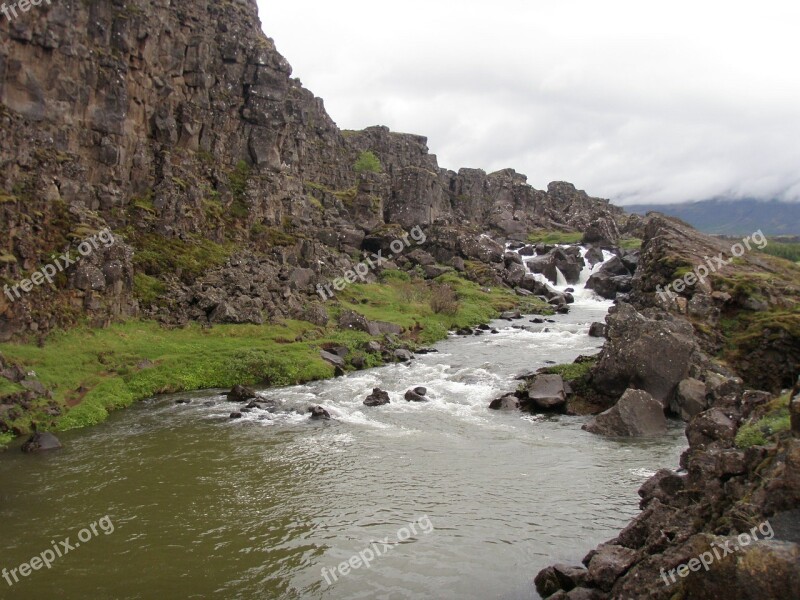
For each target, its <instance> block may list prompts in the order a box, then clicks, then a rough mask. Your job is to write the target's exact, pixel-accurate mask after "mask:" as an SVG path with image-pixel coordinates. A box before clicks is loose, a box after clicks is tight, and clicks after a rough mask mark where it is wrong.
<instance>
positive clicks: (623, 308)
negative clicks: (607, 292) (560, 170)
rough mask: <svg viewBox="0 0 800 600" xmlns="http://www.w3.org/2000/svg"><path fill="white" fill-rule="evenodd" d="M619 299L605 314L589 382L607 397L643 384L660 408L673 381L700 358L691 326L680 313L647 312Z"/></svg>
mask: <svg viewBox="0 0 800 600" xmlns="http://www.w3.org/2000/svg"><path fill="white" fill-rule="evenodd" d="M648 315H650V313H648V314H643V313H639V312H637V311H636V310H635V309H634V308H633V306H631V305H630V304H627V303H624V302H623V303H620V304H618V305H617V306H616V307H614V308H613V310H612V312H611V313H610V314H609V315H608V317H606V324H607V329H606V338H607V341H606V343H605V346H604V347H603V351H602V353H601V355H600V360H599V361H598V364H597V367H596V368H595V369H594V370H593V372H592V386H593V387H594V388H595V389H596V390H598V391H599V392H601V393H603V394H605V395H606V396H610V397H619V396H620V395H622V394H623V393H624V392H625V390H626V389H628V388H636V389H640V390H644V391H646V392H647V393H649V394H650V395H651V396H653V397H654V398H655V399H656V400H659V401H660V402H661V403H662V404H663V406H664V407H665V408H666V407H668V406H669V401H670V399H671V398H672V396H673V394H674V393H675V390H676V388H677V387H678V384H679V383H680V382H681V381H683V380H684V379H686V378H687V377H688V376H689V371H690V370H691V369H692V368H694V367H695V366H700V365H701V364H702V363H703V360H704V359H703V354H702V352H701V350H700V348H699V346H698V345H697V342H696V340H695V337H694V328H693V327H692V325H691V324H690V323H689V322H688V321H686V320H685V319H683V318H682V317H675V316H672V315H664V314H655V315H652V316H648Z"/></svg>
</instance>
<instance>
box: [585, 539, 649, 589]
mask: <svg viewBox="0 0 800 600" xmlns="http://www.w3.org/2000/svg"><path fill="white" fill-rule="evenodd" d="M637 558H638V553H637V552H636V551H635V550H631V549H630V548H625V547H623V546H617V545H614V544H601V545H600V546H599V547H598V548H597V550H596V552H595V553H594V555H593V556H592V558H591V560H590V561H589V565H588V567H589V581H591V582H592V583H594V584H595V585H596V586H597V587H599V588H600V589H602V590H605V591H610V590H611V587H612V586H613V585H614V582H615V581H616V580H617V578H618V577H619V576H620V575H622V574H624V573H625V572H626V571H627V570H628V569H629V568H630V567H631V565H633V563H634V562H635V561H636V559H637Z"/></svg>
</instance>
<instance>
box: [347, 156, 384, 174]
mask: <svg viewBox="0 0 800 600" xmlns="http://www.w3.org/2000/svg"><path fill="white" fill-rule="evenodd" d="M354 168H355V170H356V173H380V172H381V171H383V167H382V166H381V161H380V159H378V157H377V156H375V153H374V152H371V151H370V150H367V151H366V152H362V153H361V154H360V155H359V157H358V160H356V164H355V165H354Z"/></svg>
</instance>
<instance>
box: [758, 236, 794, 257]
mask: <svg viewBox="0 0 800 600" xmlns="http://www.w3.org/2000/svg"><path fill="white" fill-rule="evenodd" d="M761 252H764V253H766V254H770V255H772V256H777V257H779V258H785V259H786V260H790V261H792V262H800V243H798V242H783V241H781V240H780V238H778V239H770V240H769V244H767V245H766V246H764V249H763V250H761Z"/></svg>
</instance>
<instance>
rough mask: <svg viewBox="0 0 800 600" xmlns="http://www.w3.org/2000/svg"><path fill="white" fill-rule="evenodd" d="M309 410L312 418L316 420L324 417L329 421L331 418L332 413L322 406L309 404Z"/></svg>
mask: <svg viewBox="0 0 800 600" xmlns="http://www.w3.org/2000/svg"><path fill="white" fill-rule="evenodd" d="M308 412H310V413H311V418H312V419H315V420H317V419H322V420H325V421H327V420H329V419H330V418H331V415H330V413H329V412H328V411H327V410H325V409H324V408H322V407H321V406H309V407H308Z"/></svg>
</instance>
